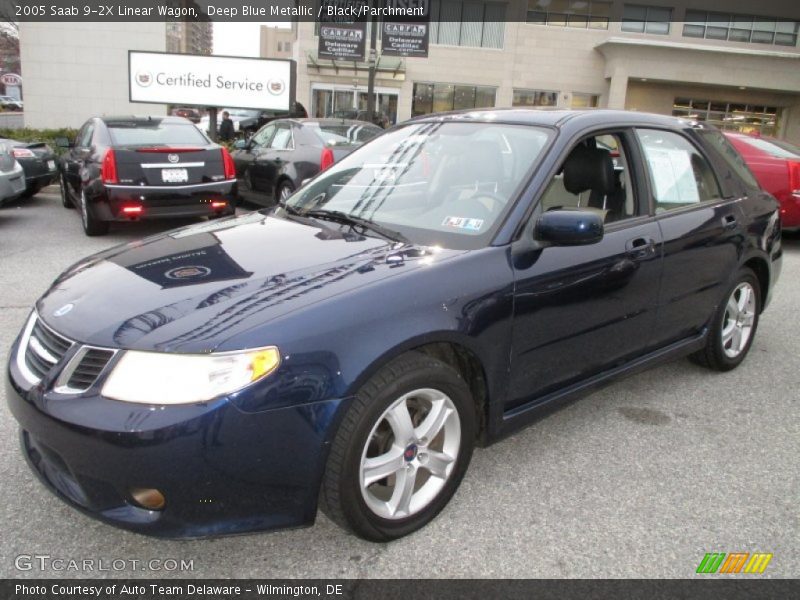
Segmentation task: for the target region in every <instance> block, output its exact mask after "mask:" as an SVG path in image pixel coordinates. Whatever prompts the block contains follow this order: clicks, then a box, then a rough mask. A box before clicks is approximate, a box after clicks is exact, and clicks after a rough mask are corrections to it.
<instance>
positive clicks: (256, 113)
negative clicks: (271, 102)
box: [198, 102, 308, 137]
mask: <svg viewBox="0 0 800 600" xmlns="http://www.w3.org/2000/svg"><path fill="white" fill-rule="evenodd" d="M226 111H227V112H228V114H229V115H230V117H231V121H233V130H234V131H235V132H236V133H240V132H241V135H242V136H243V137H249V136H251V135H253V134H254V133H255V132H256V131H258V130H259V129H260V128H261V127H263V126H264V125H266V124H267V123H270V122H272V121H274V120H275V119H284V118H287V117H296V118H305V117H307V116H308V113H307V112H306V109H305V108H304V107H303V105H302V104H300V103H299V102H295V104H294V110H292V111H291V113H287V112H286V111H281V110H253V109H246V108H224V109H221V110H219V111H217V130H218V131H219V124H220V122H221V121H222V113H223V112H226ZM198 127H200V129H202V130H203V131H204V132H206V133H210V131H211V125H210V123H209V118H208V115H206V116H204V117H203V118H202V119H200V123H199V124H198Z"/></svg>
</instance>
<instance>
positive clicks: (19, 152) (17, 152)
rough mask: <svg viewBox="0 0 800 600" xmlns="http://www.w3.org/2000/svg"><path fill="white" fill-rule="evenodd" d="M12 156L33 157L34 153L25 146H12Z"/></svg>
mask: <svg viewBox="0 0 800 600" xmlns="http://www.w3.org/2000/svg"><path fill="white" fill-rule="evenodd" d="M13 152H14V158H34V157H35V156H36V155H35V154H34V153H33V152H31V151H30V150H28V149H27V148H14V150H13Z"/></svg>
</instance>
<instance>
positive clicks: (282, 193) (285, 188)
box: [275, 181, 294, 204]
mask: <svg viewBox="0 0 800 600" xmlns="http://www.w3.org/2000/svg"><path fill="white" fill-rule="evenodd" d="M292 194H294V186H293V185H292V184H291V183H289V182H288V181H284V182H283V183H281V184H280V185H279V186H278V190H277V194H275V195H276V196H277V198H278V203H279V204H283V202H285V201H286V200H287V199H288V198H289V196H291V195H292Z"/></svg>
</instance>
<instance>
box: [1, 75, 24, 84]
mask: <svg viewBox="0 0 800 600" xmlns="http://www.w3.org/2000/svg"><path fill="white" fill-rule="evenodd" d="M0 83H2V84H3V85H12V86H18V85H22V77H20V76H19V75H17V74H16V73H5V74H3V75H2V76H0Z"/></svg>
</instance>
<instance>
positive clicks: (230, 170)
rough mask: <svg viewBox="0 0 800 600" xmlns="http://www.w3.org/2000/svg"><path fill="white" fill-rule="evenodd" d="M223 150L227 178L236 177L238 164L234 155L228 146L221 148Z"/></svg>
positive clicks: (223, 163) (223, 164)
mask: <svg viewBox="0 0 800 600" xmlns="http://www.w3.org/2000/svg"><path fill="white" fill-rule="evenodd" d="M220 150H221V151H222V166H223V168H224V169H225V179H236V165H235V164H234V163H233V157H232V156H231V153H230V152H228V149H227V148H220Z"/></svg>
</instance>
